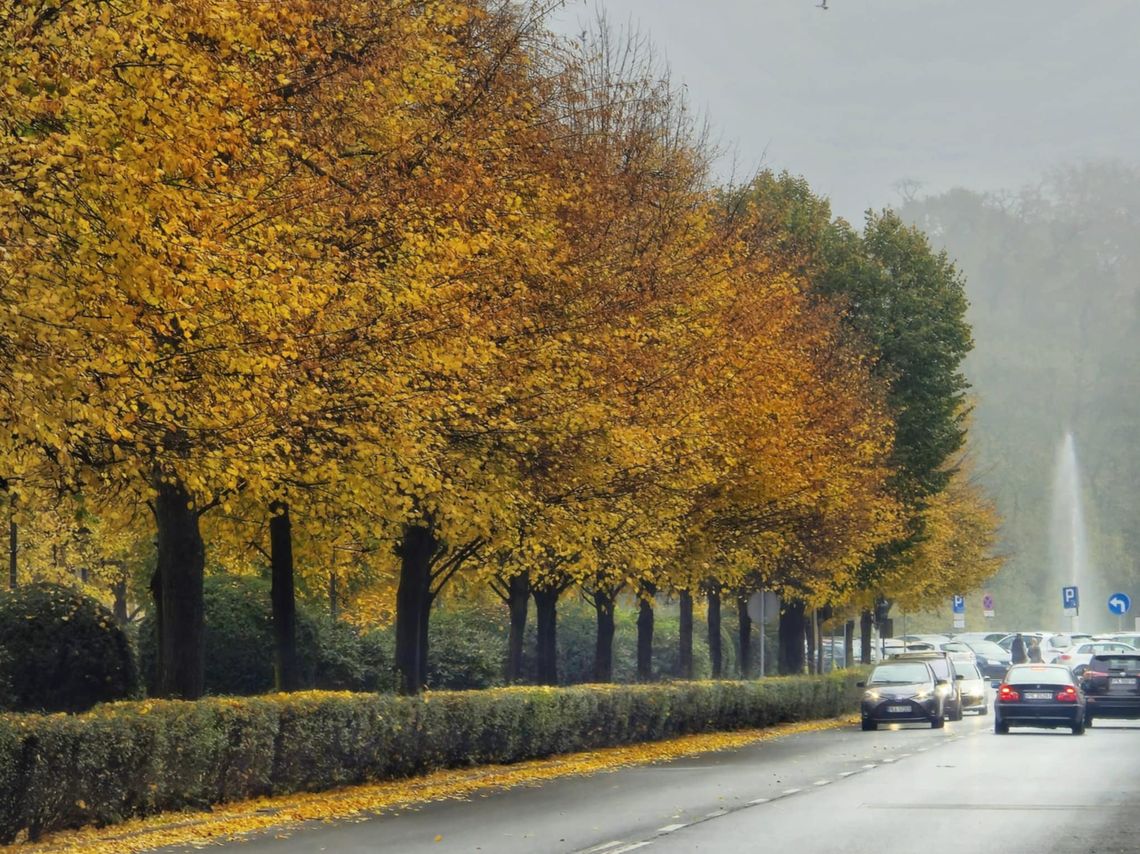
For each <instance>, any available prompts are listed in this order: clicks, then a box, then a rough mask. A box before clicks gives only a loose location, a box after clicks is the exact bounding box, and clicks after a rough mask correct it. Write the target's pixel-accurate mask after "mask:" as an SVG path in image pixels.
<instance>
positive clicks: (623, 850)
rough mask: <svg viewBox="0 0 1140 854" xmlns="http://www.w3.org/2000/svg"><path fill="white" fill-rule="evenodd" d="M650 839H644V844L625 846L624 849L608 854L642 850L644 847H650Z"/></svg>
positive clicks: (617, 849)
mask: <svg viewBox="0 0 1140 854" xmlns="http://www.w3.org/2000/svg"><path fill="white" fill-rule="evenodd" d="M652 844H653V840H652V839H646V840H645V841H644V842H635V843H633V844H632V845H627V846H625V848H615V849H613V850H612V851H611V852H610V854H624V852H626V851H636V850H637V849H638V848H644V847H645V846H646V845H652Z"/></svg>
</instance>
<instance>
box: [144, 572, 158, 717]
mask: <svg viewBox="0 0 1140 854" xmlns="http://www.w3.org/2000/svg"><path fill="white" fill-rule="evenodd" d="M150 596H151V599H152V600H154V650H155V653H154V672H153V673H151V674H150V679H151V681H150V683H149V684H148V685H147V690H148V691H150V692H152V693H153V694H154V695H155V696H157V695H158V686H159V685H161V684H162V576H161V575H160V574H159V572H158V567H157V566H156V567H155V570H154V572H152V573H151V574H150Z"/></svg>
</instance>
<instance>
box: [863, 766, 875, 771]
mask: <svg viewBox="0 0 1140 854" xmlns="http://www.w3.org/2000/svg"><path fill="white" fill-rule="evenodd" d="M863 767H864V768H865V769H867V770H868V771H869V770H871V769H872V768H874V767H875V766H874V765H864V766H863Z"/></svg>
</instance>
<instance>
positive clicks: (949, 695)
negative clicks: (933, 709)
mask: <svg viewBox="0 0 1140 854" xmlns="http://www.w3.org/2000/svg"><path fill="white" fill-rule="evenodd" d="M891 660H892V661H925V662H926V663H927V664H929V665H930V668H931V670H933V671H934V675H935V676H936V677H938V679H939V681H940V682H942V683H943V684H942V685H941V686H940V687H939V691H940V692H941V693H943V694H944V695H945V696H946V702H945V710H946V720H948V721H960V720H962V692H961V689H960V688H959V682H960V681H961V677H960V675H959V673H958V670H957V668H956V667H955V666H954V661H953V659H952V658H951V657H950V653H948V652H937V651H931V652H904V653H901V654H900V655H896V656H893V657H892V659H891Z"/></svg>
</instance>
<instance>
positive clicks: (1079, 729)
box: [1073, 720, 1085, 735]
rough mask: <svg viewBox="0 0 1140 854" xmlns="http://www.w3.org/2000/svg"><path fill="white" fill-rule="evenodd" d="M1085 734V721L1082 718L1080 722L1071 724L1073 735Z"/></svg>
mask: <svg viewBox="0 0 1140 854" xmlns="http://www.w3.org/2000/svg"><path fill="white" fill-rule="evenodd" d="M1084 734H1085V722H1084V721H1083V720H1082V721H1081V722H1080V723H1075V724H1073V735H1084Z"/></svg>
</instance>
